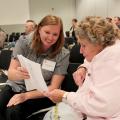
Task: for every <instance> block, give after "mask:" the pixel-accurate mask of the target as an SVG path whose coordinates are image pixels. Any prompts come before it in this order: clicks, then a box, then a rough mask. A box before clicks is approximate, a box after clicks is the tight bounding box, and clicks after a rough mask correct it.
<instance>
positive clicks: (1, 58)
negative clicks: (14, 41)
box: [0, 50, 12, 70]
mask: <svg viewBox="0 0 120 120" xmlns="http://www.w3.org/2000/svg"><path fill="white" fill-rule="evenodd" d="M11 54H12V51H11V50H1V53H0V68H1V69H3V70H8V68H9V65H10V61H11Z"/></svg>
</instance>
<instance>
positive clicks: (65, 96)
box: [62, 92, 69, 103]
mask: <svg viewBox="0 0 120 120" xmlns="http://www.w3.org/2000/svg"><path fill="white" fill-rule="evenodd" d="M68 94H69V92H65V93H64V95H63V97H62V101H63V102H65V103H66V102H67V95H68Z"/></svg>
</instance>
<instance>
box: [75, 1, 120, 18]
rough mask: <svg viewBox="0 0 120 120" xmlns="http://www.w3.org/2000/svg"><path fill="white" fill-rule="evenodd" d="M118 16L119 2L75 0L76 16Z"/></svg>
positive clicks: (119, 10)
mask: <svg viewBox="0 0 120 120" xmlns="http://www.w3.org/2000/svg"><path fill="white" fill-rule="evenodd" d="M91 15H96V16H103V17H108V16H110V17H113V16H120V0H76V16H77V18H78V19H82V18H84V17H85V16H91Z"/></svg>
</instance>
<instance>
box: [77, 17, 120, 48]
mask: <svg viewBox="0 0 120 120" xmlns="http://www.w3.org/2000/svg"><path fill="white" fill-rule="evenodd" d="M75 33H76V36H77V37H79V38H87V39H88V40H89V41H90V42H91V43H93V44H101V45H102V46H103V47H106V46H109V45H112V44H114V43H115V39H116V38H120V37H119V36H120V31H119V29H117V28H116V27H115V26H114V25H113V24H112V23H109V22H108V21H107V20H106V19H104V18H101V17H96V16H90V17H86V18H85V19H84V20H83V21H81V22H80V23H79V24H78V27H77V28H76V30H75Z"/></svg>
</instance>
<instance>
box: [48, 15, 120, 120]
mask: <svg viewBox="0 0 120 120" xmlns="http://www.w3.org/2000/svg"><path fill="white" fill-rule="evenodd" d="M76 35H77V38H78V40H79V43H80V44H81V48H80V52H81V53H82V54H83V55H84V57H85V58H86V63H84V66H85V67H86V68H87V69H86V70H87V71H86V76H85V80H84V82H83V78H84V75H83V76H81V73H79V72H80V70H79V69H78V70H77V72H76V73H74V78H75V82H76V83H77V85H79V89H78V90H77V91H76V92H65V91H62V90H58V89H56V90H53V91H52V92H50V93H47V95H48V96H49V98H50V99H51V100H53V101H54V102H56V103H57V102H61V101H63V102H65V103H67V104H68V105H69V106H71V107H72V109H73V110H74V111H75V113H76V114H77V116H78V118H76V119H74V120H77V119H78V120H82V119H83V118H82V117H81V115H83V114H85V115H86V116H87V120H119V119H120V94H117V93H118V92H119V91H120V40H119V31H118V30H116V29H114V25H112V24H111V23H109V22H107V21H106V20H105V19H103V18H101V17H87V18H86V19H84V20H83V21H82V22H80V24H79V26H78V28H77V30H76ZM80 68H82V67H80ZM83 69H84V68H83Z"/></svg>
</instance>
